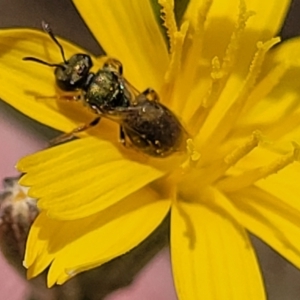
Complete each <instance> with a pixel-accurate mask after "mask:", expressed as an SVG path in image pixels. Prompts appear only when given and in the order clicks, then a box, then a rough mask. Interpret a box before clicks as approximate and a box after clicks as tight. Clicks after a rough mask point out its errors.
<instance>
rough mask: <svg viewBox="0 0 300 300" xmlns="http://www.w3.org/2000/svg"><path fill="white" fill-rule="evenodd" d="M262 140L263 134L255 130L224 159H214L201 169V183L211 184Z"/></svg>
mask: <svg viewBox="0 0 300 300" xmlns="http://www.w3.org/2000/svg"><path fill="white" fill-rule="evenodd" d="M261 141H262V134H261V133H260V132H259V131H258V130H257V131H254V132H253V134H252V135H251V137H250V138H249V139H248V140H247V141H246V142H244V143H243V144H242V145H240V146H238V147H237V148H236V149H234V150H233V151H232V152H231V153H229V154H228V155H226V156H225V158H224V159H221V160H220V159H212V158H210V159H211V160H213V163H211V164H210V165H209V166H207V167H204V168H203V169H201V170H200V174H199V177H201V178H203V180H202V182H201V184H202V183H203V184H204V185H209V184H212V183H213V182H215V181H216V180H217V179H218V178H220V177H221V176H223V175H224V174H225V172H226V171H227V170H228V169H229V168H230V167H232V166H233V165H235V164H236V163H237V162H238V161H239V160H241V159H242V158H243V157H245V156H246V155H247V154H249V153H250V152H251V151H252V150H253V149H254V148H256V147H257V146H258V144H259V143H260V142H261Z"/></svg>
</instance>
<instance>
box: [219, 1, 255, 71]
mask: <svg viewBox="0 0 300 300" xmlns="http://www.w3.org/2000/svg"><path fill="white" fill-rule="evenodd" d="M253 15H255V12H253V11H247V6H246V3H245V1H244V0H241V1H240V5H239V15H238V20H237V23H236V26H235V30H234V31H233V33H232V35H231V38H230V42H229V45H228V47H227V49H226V53H225V56H224V58H223V63H222V71H223V73H224V75H227V74H228V73H229V72H230V71H231V68H232V66H233V64H234V63H235V58H236V53H237V50H238V49H239V46H240V41H241V37H242V35H243V33H244V29H245V27H246V23H247V21H248V19H249V18H250V17H251V16H253Z"/></svg>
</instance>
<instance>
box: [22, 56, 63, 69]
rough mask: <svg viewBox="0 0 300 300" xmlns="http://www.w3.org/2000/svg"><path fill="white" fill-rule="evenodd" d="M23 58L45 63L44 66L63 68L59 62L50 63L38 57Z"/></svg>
mask: <svg viewBox="0 0 300 300" xmlns="http://www.w3.org/2000/svg"><path fill="white" fill-rule="evenodd" d="M22 59H23V60H30V61H35V62H37V63H40V64H43V65H46V66H49V67H57V68H62V69H63V68H64V67H63V66H62V65H60V64H50V63H48V62H46V61H43V60H41V59H38V58H35V57H23V58H22Z"/></svg>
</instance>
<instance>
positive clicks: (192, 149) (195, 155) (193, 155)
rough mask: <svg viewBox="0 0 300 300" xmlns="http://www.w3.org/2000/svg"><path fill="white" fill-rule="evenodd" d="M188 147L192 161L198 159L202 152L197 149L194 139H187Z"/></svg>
mask: <svg viewBox="0 0 300 300" xmlns="http://www.w3.org/2000/svg"><path fill="white" fill-rule="evenodd" d="M186 149H187V152H188V154H189V155H190V158H191V160H192V161H198V160H199V159H200V156H201V154H200V153H199V152H198V151H197V150H196V149H195V145H194V142H193V140H192V139H188V140H187V141H186Z"/></svg>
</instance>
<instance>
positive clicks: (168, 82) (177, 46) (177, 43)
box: [160, 22, 189, 105]
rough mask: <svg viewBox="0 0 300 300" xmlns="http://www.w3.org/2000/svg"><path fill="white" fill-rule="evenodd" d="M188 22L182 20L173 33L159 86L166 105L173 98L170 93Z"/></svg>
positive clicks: (178, 67) (178, 70) (172, 90)
mask: <svg viewBox="0 0 300 300" xmlns="http://www.w3.org/2000/svg"><path fill="white" fill-rule="evenodd" d="M188 26H189V23H188V22H184V23H183V24H182V25H181V27H180V31H177V32H175V33H174V46H173V52H172V53H171V54H170V55H171V58H170V63H169V66H168V69H167V71H166V74H165V77H164V84H163V86H162V88H161V92H160V94H161V97H162V98H163V99H166V101H165V102H167V103H168V105H171V100H175V99H174V98H173V95H172V93H173V92H174V88H173V86H174V83H175V80H176V78H177V75H178V74H179V73H180V69H181V63H182V46H183V43H184V40H185V36H186V33H187V30H188Z"/></svg>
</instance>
